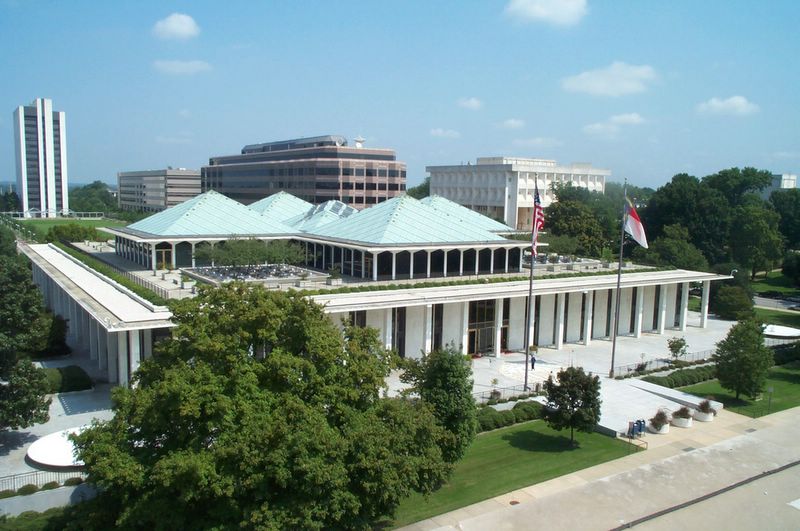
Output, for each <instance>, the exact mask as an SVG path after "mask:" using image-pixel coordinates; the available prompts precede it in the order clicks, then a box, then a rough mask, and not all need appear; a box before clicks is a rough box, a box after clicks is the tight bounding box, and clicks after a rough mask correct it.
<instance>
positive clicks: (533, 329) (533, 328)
mask: <svg viewBox="0 0 800 531" xmlns="http://www.w3.org/2000/svg"><path fill="white" fill-rule="evenodd" d="M528 304H530V311H531V327H530V329H529V330H528V334H529V335H528V341H530V345H524V346H523V347H522V352H523V354H524V353H525V349H526V348H527V347H529V346H531V345H535V344H536V341H535V338H536V327H537V326H539V323H537V322H536V295H534V296H533V297H531V299H530V300H529V301H528ZM526 317H527V316H526ZM523 332H524V331H523Z"/></svg>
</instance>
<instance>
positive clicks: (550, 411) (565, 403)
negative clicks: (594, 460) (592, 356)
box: [543, 367, 601, 444]
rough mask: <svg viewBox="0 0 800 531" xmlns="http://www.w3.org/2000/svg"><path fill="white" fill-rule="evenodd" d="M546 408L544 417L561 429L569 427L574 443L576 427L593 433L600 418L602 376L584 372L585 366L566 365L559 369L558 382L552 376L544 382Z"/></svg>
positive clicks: (570, 437) (550, 423)
mask: <svg viewBox="0 0 800 531" xmlns="http://www.w3.org/2000/svg"><path fill="white" fill-rule="evenodd" d="M544 391H545V394H546V395H547V407H546V408H545V409H544V412H543V417H544V420H545V422H547V424H548V425H549V426H550V427H551V428H553V429H555V430H558V431H561V430H563V429H566V428H569V430H570V431H569V439H570V443H571V444H575V430H578V431H582V432H587V433H589V432H591V431H593V430H594V427H595V426H596V425H597V423H598V422H599V421H600V404H601V400H600V378H598V377H597V376H590V375H588V374H586V373H585V372H583V368H582V367H567V368H566V369H562V370H561V371H559V372H558V383H555V381H553V376H552V375H551V376H550V377H549V378H548V379H547V381H546V382H545V383H544Z"/></svg>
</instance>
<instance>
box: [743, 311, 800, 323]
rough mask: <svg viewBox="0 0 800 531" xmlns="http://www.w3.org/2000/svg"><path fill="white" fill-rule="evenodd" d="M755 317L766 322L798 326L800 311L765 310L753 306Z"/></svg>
mask: <svg viewBox="0 0 800 531" xmlns="http://www.w3.org/2000/svg"><path fill="white" fill-rule="evenodd" d="M753 309H754V310H755V312H756V317H758V318H759V319H761V320H762V321H764V322H765V323H767V324H774V325H782V326H791V327H792V328H800V312H798V311H794V310H786V311H781V310H766V309H764V308H753Z"/></svg>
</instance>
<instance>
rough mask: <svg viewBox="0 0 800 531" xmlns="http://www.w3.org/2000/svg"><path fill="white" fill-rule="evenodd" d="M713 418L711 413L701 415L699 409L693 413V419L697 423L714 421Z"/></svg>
mask: <svg viewBox="0 0 800 531" xmlns="http://www.w3.org/2000/svg"><path fill="white" fill-rule="evenodd" d="M714 416H715V415H714V414H713V413H703V412H702V411H700V410H699V409H698V410H695V412H694V418H695V420H696V421H697V422H712V421H713V420H714Z"/></svg>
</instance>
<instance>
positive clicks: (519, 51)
mask: <svg viewBox="0 0 800 531" xmlns="http://www.w3.org/2000/svg"><path fill="white" fill-rule="evenodd" d="M798 20H800V2H796V1H770V2H754V1H724V2H723V1H703V2H696V1H674V2H642V1H635V0H631V1H602V2H601V1H596V0H586V1H584V0H564V1H559V0H510V1H509V0H497V1H467V0H461V1H444V0H439V1H435V2H431V1H409V2H385V1H379V2H328V1H322V0H320V1H316V2H304V1H291V2H285V1H280V2H279V1H272V2H243V1H230V2H167V1H163V2H148V1H137V2H132V1H131V2H116V1H115V2H96V1H91V2H89V1H85V2H82V1H71V2H56V1H50V2H35V1H24V0H19V1H9V0H5V1H0V35H3V46H2V47H1V48H0V69H1V70H2V72H3V73H4V82H3V83H0V111H2V109H5V112H0V181H4V180H13V179H14V178H15V177H14V171H15V170H14V164H15V163H14V153H13V131H12V124H13V121H12V112H13V110H14V108H15V107H16V106H17V105H20V104H26V103H29V102H30V101H32V100H33V99H34V98H36V97H49V98H52V99H53V100H54V106H55V108H56V109H57V110H62V111H65V112H67V126H68V149H69V152H68V154H69V167H70V179H71V181H73V182H90V181H93V180H95V179H100V180H105V181H108V182H114V181H115V179H116V172H118V171H125V170H136V169H148V168H158V167H166V166H167V165H171V166H175V167H177V166H183V167H192V168H199V167H200V166H201V165H203V164H205V163H207V162H208V158H209V157H210V156H214V155H223V154H231V153H237V152H238V151H239V150H240V149H241V147H242V146H243V145H245V144H249V143H254V142H265V141H270V140H278V139H282V138H291V137H299V136H312V135H318V134H329V133H333V134H343V135H345V136H347V137H348V138H353V137H355V136H357V135H362V136H363V137H365V138H366V139H367V145H369V146H374V147H390V148H394V149H396V150H397V153H398V158H399V159H400V160H404V161H405V162H406V163H407V164H408V170H409V172H408V175H409V184H410V185H413V184H416V183H417V182H419V181H421V180H422V178H423V177H424V176H425V166H426V165H433V164H458V163H460V162H462V161H463V162H466V161H469V160H471V161H473V162H474V159H475V158H476V157H479V156H496V155H516V156H531V157H546V158H554V159H557V160H558V161H560V162H565V163H568V162H579V161H586V162H592V163H593V164H594V165H595V166H598V167H603V168H608V169H610V170H611V171H612V173H613V177H612V179H614V180H621V179H622V178H623V177H627V178H628V179H629V180H630V181H631V182H633V183H634V184H637V185H642V186H654V187H655V186H658V185H661V184H663V183H664V182H666V181H668V180H669V179H670V178H671V176H672V175H674V174H676V173H680V172H687V173H691V174H694V175H697V176H703V175H706V174H708V173H713V172H714V171H716V170H718V169H721V168H726V167H731V166H745V165H751V166H756V167H759V168H765V169H769V170H772V171H774V172H794V173H797V172H798V171H800V101H798V100H800V68H798V56H800V34H798V32H797V28H796V22H797V21H798Z"/></svg>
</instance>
